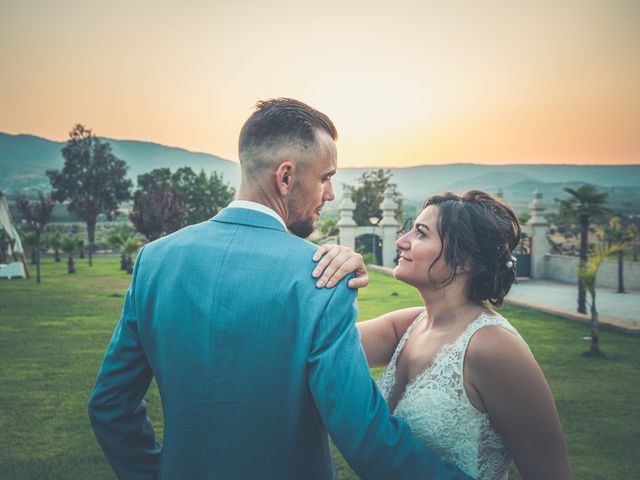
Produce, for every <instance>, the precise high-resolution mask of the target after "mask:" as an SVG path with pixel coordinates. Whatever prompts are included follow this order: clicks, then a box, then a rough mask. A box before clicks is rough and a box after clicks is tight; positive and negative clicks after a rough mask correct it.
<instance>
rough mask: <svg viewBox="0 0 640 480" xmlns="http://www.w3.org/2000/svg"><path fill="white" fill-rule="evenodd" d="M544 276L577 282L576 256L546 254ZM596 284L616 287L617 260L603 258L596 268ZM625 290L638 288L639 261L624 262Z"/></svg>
mask: <svg viewBox="0 0 640 480" xmlns="http://www.w3.org/2000/svg"><path fill="white" fill-rule="evenodd" d="M544 260H545V276H544V277H545V278H547V279H549V280H556V281H558V282H563V283H572V284H577V283H578V262H579V260H580V259H579V258H578V257H572V256H569V255H553V254H549V253H548V254H546V255H545V257H544ZM596 286H598V287H605V288H618V262H617V260H605V261H604V262H602V265H601V266H600V270H598V276H597V277H596ZM624 288H625V290H640V262H624Z"/></svg>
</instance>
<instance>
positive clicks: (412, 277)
mask: <svg viewBox="0 0 640 480" xmlns="http://www.w3.org/2000/svg"><path fill="white" fill-rule="evenodd" d="M439 217H440V209H439V208H438V206H437V205H429V206H428V207H427V208H425V209H424V210H422V212H421V213H420V215H419V216H418V218H416V221H415V223H414V224H413V228H412V229H411V231H409V232H407V233H405V234H404V235H403V236H402V237H400V238H399V239H398V240H397V241H396V248H397V249H398V250H400V258H399V260H398V265H397V266H396V268H394V269H393V276H394V277H395V278H397V279H398V280H401V281H403V282H405V283H408V284H409V285H413V286H414V287H416V288H431V289H435V288H439V287H440V286H441V285H442V284H443V283H444V281H445V280H446V279H447V278H448V277H449V275H450V273H451V269H450V268H449V267H448V266H447V265H446V263H445V260H444V255H443V256H441V257H440V258H439V259H438V260H437V261H436V258H438V255H440V251H441V250H442V240H441V238H440V235H438V230H437V225H438V220H439ZM434 261H436V263H435V264H434V265H433V268H432V269H431V276H429V267H431V264H433V262H434Z"/></svg>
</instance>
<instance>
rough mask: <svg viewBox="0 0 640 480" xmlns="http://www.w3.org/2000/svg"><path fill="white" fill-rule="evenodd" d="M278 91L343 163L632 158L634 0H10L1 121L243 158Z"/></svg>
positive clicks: (637, 43) (0, 52)
mask: <svg viewBox="0 0 640 480" xmlns="http://www.w3.org/2000/svg"><path fill="white" fill-rule="evenodd" d="M278 96H288V97H294V98H297V99H300V100H302V101H305V102H307V103H309V104H310V105H312V106H314V107H316V108H318V109H319V110H321V111H323V112H325V113H326V114H328V115H329V116H330V117H331V118H332V119H333V120H334V122H335V123H336V126H337V127H338V130H339V133H340V139H339V143H338V148H339V164H340V166H343V167H344V166H409V165H420V164H440V163H451V162H473V163H486V164H491V163H611V164H613V163H616V164H619V163H640V2H639V1H637V0H607V1H604V0H566V1H565V0H558V1H546V0H542V1H535V2H534V1H529V2H524V1H520V0H512V1H508V0H505V1H496V0H487V1H483V2H480V1H472V0H469V1H460V0H453V1H439V2H435V1H428V0H415V1H408V0H396V1H394V2H391V1H386V2H378V1H375V0H369V1H348V0H343V1H334V0H327V1H324V2H302V1H299V0H297V1H294V0H271V1H258V0H255V1H247V0H234V1H211V0H209V1H201V0H192V1H183V2H177V1H175V2H168V1H161V0H154V1H148V0H138V1H133V2H131V1H126V2H125V1H120V0H112V1H108V2H97V1H90V0H89V1H86V0H85V1H82V2H80V1H76V0H67V1H62V0H58V1H56V0H50V1H33V0H21V1H13V2H9V1H8V0H2V1H1V3H0V131H2V132H7V133H30V134H34V135H39V136H43V137H46V138H50V139H53V140H64V139H65V138H66V137H67V133H68V131H69V130H70V129H71V127H72V126H73V124H75V123H78V122H79V123H83V124H85V125H86V126H88V127H89V128H92V129H93V130H94V132H95V133H96V134H98V135H100V136H105V137H111V138H118V139H134V140H147V141H153V142H158V143H162V144H165V145H171V146H177V147H183V148H186V149H188V150H193V151H202V152H208V153H212V154H215V155H219V156H222V157H224V158H228V159H231V160H237V151H236V145H237V137H238V133H239V131H240V128H241V126H242V123H243V122H244V120H245V119H246V118H247V117H248V115H249V114H250V113H251V108H252V106H253V104H254V103H255V102H256V100H259V99H265V98H270V97H278Z"/></svg>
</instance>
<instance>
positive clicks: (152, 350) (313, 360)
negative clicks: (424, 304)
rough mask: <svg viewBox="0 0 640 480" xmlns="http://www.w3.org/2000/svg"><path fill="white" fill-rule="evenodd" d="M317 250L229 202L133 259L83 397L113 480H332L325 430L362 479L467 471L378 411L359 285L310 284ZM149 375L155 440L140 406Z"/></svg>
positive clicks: (455, 474) (269, 219) (378, 397)
mask: <svg viewBox="0 0 640 480" xmlns="http://www.w3.org/2000/svg"><path fill="white" fill-rule="evenodd" d="M314 250H315V248H314V246H313V245H311V244H310V243H308V242H305V241H304V240H301V239H299V238H297V237H294V236H292V235H290V234H288V233H287V232H286V231H285V229H284V228H283V227H282V225H280V224H279V223H278V221H277V220H276V219H274V218H272V217H270V216H268V215H266V214H264V213H260V212H256V211H252V210H247V209H242V208H230V209H225V210H223V211H222V212H221V213H220V214H218V215H217V216H216V217H214V218H213V219H212V220H210V221H208V222H204V223H201V224H199V225H195V226H191V227H187V228H184V229H182V230H180V231H179V232H176V233H175V234H172V235H169V236H167V237H165V238H162V239H160V240H157V241H155V242H152V243H150V244H148V245H147V246H146V247H145V248H144V249H143V250H142V251H141V252H140V254H139V255H138V259H137V261H136V268H135V271H134V275H133V279H132V282H131V286H130V288H129V290H128V292H127V295H126V300H125V304H124V309H123V313H122V318H121V319H120V322H119V323H118V325H117V327H116V330H115V332H114V334H113V338H112V339H111V342H110V344H109V346H108V349H107V352H106V356H105V358H104V362H103V364H102V368H101V370H100V372H99V374H98V378H97V380H96V384H95V387H94V390H93V392H92V395H91V398H90V401H89V416H90V419H91V423H92V425H93V428H94V430H95V433H96V436H97V438H98V441H99V442H100V445H101V446H102V449H103V450H104V452H105V454H106V456H107V458H108V460H109V462H110V463H111V465H112V467H113V469H114V471H115V472H116V474H117V475H118V476H119V477H120V478H127V479H129V478H131V479H137V478H157V477H160V478H169V479H189V480H191V479H211V478H219V479H232V478H242V479H245V478H246V479H314V478H318V479H327V478H333V477H334V475H335V473H334V468H333V461H332V458H331V452H330V449H329V445H328V441H327V432H329V433H330V434H331V436H332V437H333V439H334V441H335V443H336V445H337V447H338V448H339V449H340V451H341V452H342V454H343V455H344V457H345V458H346V459H347V461H348V462H349V464H350V465H351V466H352V467H353V469H354V470H355V471H356V472H357V473H358V474H359V475H360V476H362V477H363V478H384V479H399V478H465V477H463V476H462V474H461V473H460V472H459V471H458V470H456V469H453V468H452V467H448V466H446V465H444V464H443V462H442V461H441V460H440V459H439V457H437V456H436V455H435V454H433V453H432V452H430V451H428V450H427V449H426V448H425V447H424V446H423V445H422V443H421V442H419V441H418V440H415V439H414V438H413V437H412V436H411V435H410V432H409V430H408V427H407V426H406V425H405V424H404V423H402V422H401V421H400V420H398V419H396V418H395V417H392V416H390V414H389V410H388V408H387V405H386V403H385V401H384V399H383V398H382V397H381V395H380V393H379V391H378V389H377V387H376V385H375V383H374V382H373V380H372V379H371V376H370V374H369V370H368V368H367V364H366V359H365V357H364V353H363V351H362V348H361V346H360V341H359V336H358V331H357V329H356V328H355V327H354V321H355V318H356V306H355V303H354V302H355V296H356V294H355V292H354V291H352V290H350V289H348V288H347V287H346V284H345V282H341V283H340V284H339V285H338V286H337V287H335V288H333V289H317V288H316V287H315V280H314V279H313V278H312V277H311V271H312V270H313V267H314V263H313V261H312V259H311V257H312V255H313V252H314ZM153 376H155V378H156V381H157V384H158V387H159V390H160V395H161V397H162V407H163V412H164V444H163V445H160V444H158V443H157V442H156V440H155V436H154V433H153V428H152V427H151V423H150V420H149V418H148V417H147V415H146V404H145V402H144V400H143V397H144V395H145V393H146V391H147V389H148V387H149V384H150V382H151V379H152V377H153Z"/></svg>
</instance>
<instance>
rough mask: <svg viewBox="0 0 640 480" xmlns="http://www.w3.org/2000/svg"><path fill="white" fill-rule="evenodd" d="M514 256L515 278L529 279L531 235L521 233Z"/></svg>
mask: <svg viewBox="0 0 640 480" xmlns="http://www.w3.org/2000/svg"><path fill="white" fill-rule="evenodd" d="M514 256H515V257H516V276H517V277H531V235H529V234H527V233H524V232H522V237H521V238H520V243H518V246H517V247H516V251H515V253H514Z"/></svg>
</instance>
